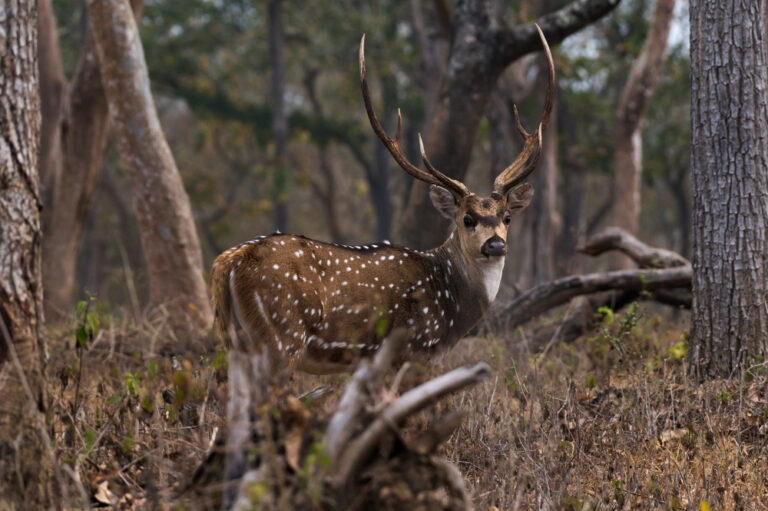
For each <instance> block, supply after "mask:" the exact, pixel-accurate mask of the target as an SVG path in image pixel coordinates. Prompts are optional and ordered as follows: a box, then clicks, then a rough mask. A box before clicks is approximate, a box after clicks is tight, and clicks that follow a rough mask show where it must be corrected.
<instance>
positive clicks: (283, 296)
mask: <svg viewBox="0 0 768 511" xmlns="http://www.w3.org/2000/svg"><path fill="white" fill-rule="evenodd" d="M450 271H451V270H450V268H448V269H446V268H444V267H443V265H441V264H440V261H439V260H437V259H436V258H435V257H434V255H431V254H423V253H420V252H416V251H411V250H408V249H405V248H402V247H393V246H390V245H388V244H373V245H362V246H357V247H343V246H337V245H332V244H327V243H322V242H319V241H315V240H311V239H308V238H304V237H301V236H291V235H272V236H266V237H260V238H257V239H254V240H252V241H249V242H247V243H244V244H242V245H239V246H237V247H233V248H231V249H229V250H227V251H225V252H224V253H222V254H221V255H220V256H219V257H218V258H217V259H216V261H215V262H214V267H213V272H212V277H211V293H212V297H213V300H214V305H215V309H216V314H217V322H218V324H219V327H220V329H221V331H222V334H223V335H224V336H225V338H227V337H228V336H230V335H229V329H230V325H231V326H239V327H240V329H241V330H242V332H241V333H240V335H239V336H238V339H240V340H239V341H238V342H241V343H245V345H244V346H238V347H239V348H240V349H251V348H260V347H261V346H267V347H268V348H269V349H270V351H271V352H272V353H273V354H275V356H276V357H277V358H279V359H280V360H286V361H288V362H289V363H293V364H296V363H298V364H299V365H300V367H302V368H303V369H306V370H308V371H311V372H330V371H333V370H337V369H343V368H346V367H347V366H348V365H349V364H351V363H353V362H354V361H355V360H356V359H357V358H359V357H360V356H364V355H368V354H370V353H372V352H374V351H375V350H376V349H377V348H378V347H379V345H380V342H381V339H382V338H383V337H384V336H385V335H386V334H387V333H389V331H391V330H392V329H393V328H395V327H406V328H408V329H410V330H411V331H412V342H411V344H409V345H408V349H409V350H411V351H414V352H417V351H421V352H425V353H427V352H433V351H435V350H437V349H440V348H442V347H446V346H448V345H450V344H452V343H453V342H455V340H456V338H458V336H456V335H453V336H452V335H450V334H449V332H450V331H451V327H453V323H454V319H453V318H454V317H455V315H456V313H457V312H458V310H457V309H458V305H457V303H456V299H455V295H456V292H457V290H456V289H455V286H453V285H452V279H451V278H450V275H449V274H448V273H449V272H450ZM233 323H234V324H233Z"/></svg>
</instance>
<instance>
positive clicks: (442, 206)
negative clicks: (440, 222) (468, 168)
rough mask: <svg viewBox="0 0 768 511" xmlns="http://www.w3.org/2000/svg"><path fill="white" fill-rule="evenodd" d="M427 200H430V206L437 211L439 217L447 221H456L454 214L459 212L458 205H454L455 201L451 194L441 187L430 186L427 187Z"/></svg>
mask: <svg viewBox="0 0 768 511" xmlns="http://www.w3.org/2000/svg"><path fill="white" fill-rule="evenodd" d="M429 198H430V199H432V205H433V206H435V209H437V210H438V211H439V212H440V214H441V215H443V216H444V217H445V218H447V219H448V220H455V219H456V212H457V211H458V210H459V205H458V204H456V199H455V198H454V197H453V194H452V193H451V192H449V191H448V190H446V189H445V188H443V187H442V186H437V185H432V186H430V187H429Z"/></svg>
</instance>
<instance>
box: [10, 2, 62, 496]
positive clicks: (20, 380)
mask: <svg viewBox="0 0 768 511" xmlns="http://www.w3.org/2000/svg"><path fill="white" fill-rule="evenodd" d="M0 14H2V17H3V20H4V21H3V31H2V33H1V34H0V52H1V53H2V55H3V58H2V59H0V115H1V116H2V119H3V122H2V123H0V393H2V396H3V397H2V399H0V453H1V454H0V509H11V510H12V509H19V510H20V509H46V508H47V507H48V506H49V505H50V504H51V482H52V481H51V475H52V463H51V459H50V458H49V457H48V456H47V451H46V448H45V440H44V439H43V438H41V437H40V434H41V433H42V432H44V431H45V430H46V428H45V427H43V424H44V423H45V422H44V421H45V413H46V405H47V402H48V398H47V397H46V392H45V361H46V356H47V354H46V346H45V339H44V336H43V327H44V317H43V292H42V291H43V290H42V286H41V282H40V254H41V246H40V240H41V229H40V207H41V199H40V191H39V187H38V167H37V166H38V156H39V155H38V150H39V137H40V96H39V89H38V69H37V3H36V2H19V1H14V0H9V1H7V2H5V3H3V4H2V7H0Z"/></svg>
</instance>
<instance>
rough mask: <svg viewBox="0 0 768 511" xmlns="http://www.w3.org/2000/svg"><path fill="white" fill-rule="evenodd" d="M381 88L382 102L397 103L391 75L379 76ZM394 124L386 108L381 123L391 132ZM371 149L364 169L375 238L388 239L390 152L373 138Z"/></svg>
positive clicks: (390, 223)
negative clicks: (369, 165) (374, 220)
mask: <svg viewBox="0 0 768 511" xmlns="http://www.w3.org/2000/svg"><path fill="white" fill-rule="evenodd" d="M381 86H382V87H381V89H382V91H383V94H382V96H383V102H384V104H385V105H396V104H397V88H396V84H395V80H394V77H393V76H389V75H384V76H382V77H381ZM394 124H395V115H394V109H393V108H387V109H386V111H385V112H384V115H383V116H382V118H381V125H382V126H383V127H384V129H385V130H387V132H388V133H391V132H392V127H393V125H394ZM375 144H376V145H375V146H374V147H375V148H374V151H373V166H372V167H369V168H368V169H366V170H370V171H369V172H366V178H367V180H368V194H369V195H370V197H371V202H372V203H373V209H374V211H375V212H376V238H377V239H379V240H386V239H389V237H390V233H391V231H392V198H391V197H390V186H389V161H390V158H391V156H390V154H389V151H387V148H386V147H385V146H384V144H380V143H379V142H378V140H375Z"/></svg>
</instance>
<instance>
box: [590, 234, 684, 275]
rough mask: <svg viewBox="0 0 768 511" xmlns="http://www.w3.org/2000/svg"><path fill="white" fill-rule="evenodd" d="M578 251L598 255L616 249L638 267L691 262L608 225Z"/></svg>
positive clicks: (668, 265)
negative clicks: (650, 245)
mask: <svg viewBox="0 0 768 511" xmlns="http://www.w3.org/2000/svg"><path fill="white" fill-rule="evenodd" d="M578 250H579V252H581V253H582V254H587V255H591V256H598V255H600V254H603V253H605V252H608V251H610V250H618V251H619V252H622V253H624V254H626V255H627V256H629V257H630V258H631V259H632V260H634V261H635V262H636V263H637V265H638V266H639V267H640V268H660V267H661V268H675V267H677V266H690V265H691V262H690V261H689V260H688V259H686V258H685V257H683V256H681V255H680V254H678V253H677V252H673V251H671V250H667V249H665V248H658V247H649V246H648V245H646V244H645V243H643V242H642V241H640V240H638V239H637V238H635V237H634V236H632V235H631V234H630V233H628V232H627V231H625V230H623V229H620V228H618V227H610V228H608V229H606V230H604V231H603V232H601V233H599V234H597V235H595V236H593V237H592V238H590V239H589V240H587V242H586V243H585V244H584V246H582V247H579V249H578Z"/></svg>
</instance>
